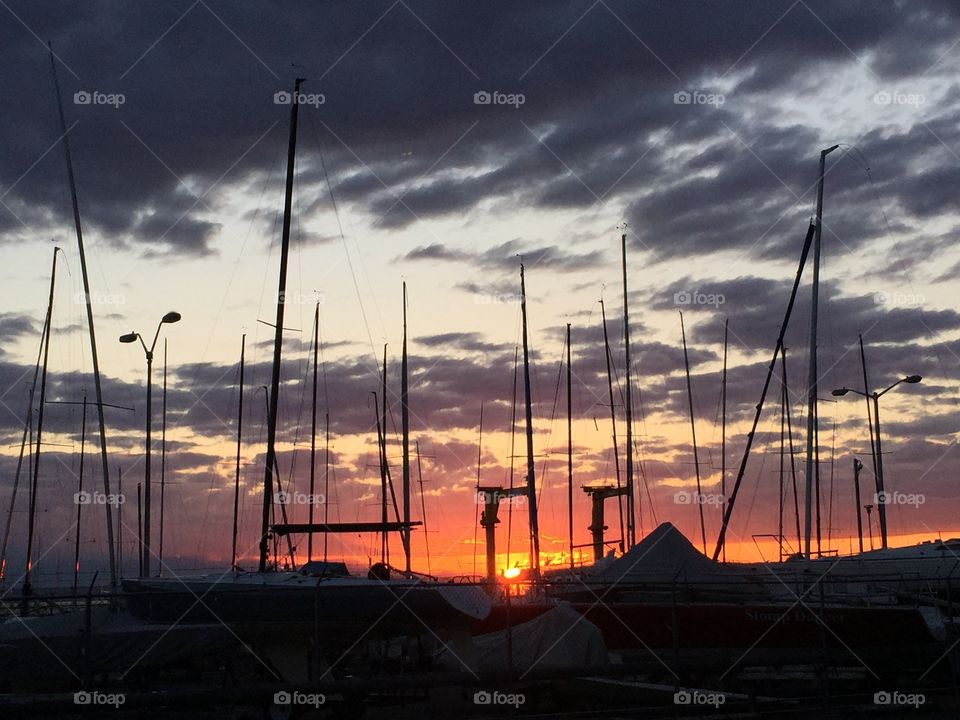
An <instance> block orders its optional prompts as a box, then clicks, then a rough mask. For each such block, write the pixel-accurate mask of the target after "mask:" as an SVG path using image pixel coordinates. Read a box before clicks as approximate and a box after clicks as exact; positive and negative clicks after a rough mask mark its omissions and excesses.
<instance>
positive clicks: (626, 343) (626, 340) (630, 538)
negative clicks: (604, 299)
mask: <svg viewBox="0 0 960 720" xmlns="http://www.w3.org/2000/svg"><path fill="white" fill-rule="evenodd" d="M620 247H621V253H620V256H621V259H622V265H623V349H624V360H625V362H626V366H627V369H626V373H627V377H626V385H627V548H628V549H629V548H632V547H633V546H634V545H636V543H637V527H636V523H637V518H636V511H635V509H634V503H635V500H634V492H633V389H632V387H631V385H630V313H629V305H630V303H629V301H628V299H627V233H626V232H624V233H623V234H622V235H620Z"/></svg>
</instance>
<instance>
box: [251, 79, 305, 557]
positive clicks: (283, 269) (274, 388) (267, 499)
mask: <svg viewBox="0 0 960 720" xmlns="http://www.w3.org/2000/svg"><path fill="white" fill-rule="evenodd" d="M302 82H303V79H302V78H297V79H296V81H295V82H294V84H293V98H292V102H291V107H290V138H289V141H288V143H287V179H286V185H285V189H284V197H283V229H282V231H281V235H280V279H279V287H278V291H277V324H276V333H275V334H274V338H273V369H272V372H271V376H270V412H269V413H268V414H267V457H266V461H265V463H264V469H263V513H262V517H261V525H260V565H259V570H260V572H265V571H266V569H267V553H268V541H267V535H268V534H269V531H270V506H271V503H272V502H273V468H274V465H275V463H276V458H277V446H276V441H277V413H278V411H279V408H280V405H279V403H280V355H281V350H282V348H283V311H284V305H285V298H284V296H285V294H286V291H287V258H288V257H289V255H290V212H291V206H292V201H293V175H294V163H295V161H296V157H297V112H298V110H299V107H300V102H299V98H300V84H301V83H302Z"/></svg>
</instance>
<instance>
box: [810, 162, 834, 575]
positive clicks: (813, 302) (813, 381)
mask: <svg viewBox="0 0 960 720" xmlns="http://www.w3.org/2000/svg"><path fill="white" fill-rule="evenodd" d="M836 148H837V146H836V145H834V146H833V147H830V148H826V149H825V150H822V151H821V152H820V172H819V180H818V182H817V211H816V220H815V226H814V235H813V283H812V288H811V298H810V361H809V365H808V369H807V467H806V478H805V479H806V497H805V499H804V536H803V553H804V556H805V557H806V558H808V559H809V558H810V533H811V530H812V527H811V526H812V521H813V507H812V502H813V489H814V481H815V480H816V481H817V483H818V484H819V480H820V468H819V467H818V464H817V457H816V455H817V315H818V309H819V307H818V306H819V298H820V251H821V240H822V236H823V182H824V170H825V167H826V162H827V155H828V154H829V153H831V152H833V151H834V150H836Z"/></svg>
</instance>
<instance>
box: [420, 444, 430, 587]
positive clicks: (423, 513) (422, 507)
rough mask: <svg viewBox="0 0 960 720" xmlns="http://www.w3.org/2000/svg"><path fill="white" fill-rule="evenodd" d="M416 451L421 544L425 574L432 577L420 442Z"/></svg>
mask: <svg viewBox="0 0 960 720" xmlns="http://www.w3.org/2000/svg"><path fill="white" fill-rule="evenodd" d="M416 449H417V477H418V479H419V481H420V515H421V517H422V518H423V544H424V546H425V548H426V551H427V574H428V575H432V574H433V570H432V569H431V568H430V539H429V537H428V535H427V504H426V502H424V499H423V467H422V466H421V465H420V441H419V440H417V442H416Z"/></svg>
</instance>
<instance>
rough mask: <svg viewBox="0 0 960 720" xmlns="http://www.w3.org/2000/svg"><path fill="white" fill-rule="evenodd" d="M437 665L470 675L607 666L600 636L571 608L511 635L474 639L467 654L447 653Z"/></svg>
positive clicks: (461, 650)
mask: <svg viewBox="0 0 960 720" xmlns="http://www.w3.org/2000/svg"><path fill="white" fill-rule="evenodd" d="M439 661H440V664H441V666H443V667H446V668H449V669H450V670H461V671H462V670H463V668H464V666H465V665H466V666H468V667H470V669H471V670H473V671H474V672H483V673H497V672H505V671H509V670H513V671H514V672H527V671H530V670H558V669H565V668H583V667H599V666H602V665H606V664H607V663H608V662H609V657H608V654H607V647H606V645H605V644H604V641H603V635H602V634H601V633H600V630H599V629H598V628H597V626H596V625H594V624H593V623H591V622H590V621H589V620H587V619H586V618H585V617H584V616H583V615H581V614H580V613H579V612H577V611H576V610H575V609H574V608H573V606H572V605H570V604H569V603H559V604H557V606H556V607H553V608H551V609H549V610H547V611H546V612H544V613H542V614H541V615H538V616H537V617H535V618H533V619H532V620H529V621H527V622H525V623H521V624H519V625H515V626H513V627H512V628H511V629H509V630H507V629H503V630H497V631H496V632H492V633H486V634H484V635H478V636H476V637H474V638H473V639H472V643H471V644H470V645H469V646H468V647H467V648H462V647H458V648H456V649H452V648H447V649H445V650H444V651H443V652H442V654H441V656H440V659H439Z"/></svg>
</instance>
